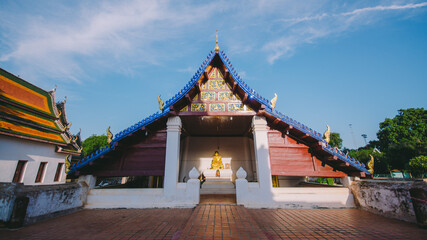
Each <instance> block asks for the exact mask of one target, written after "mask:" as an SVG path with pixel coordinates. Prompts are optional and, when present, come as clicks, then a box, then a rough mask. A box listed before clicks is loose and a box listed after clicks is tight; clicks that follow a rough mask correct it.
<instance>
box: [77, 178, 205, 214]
mask: <svg viewBox="0 0 427 240" xmlns="http://www.w3.org/2000/svg"><path fill="white" fill-rule="evenodd" d="M191 180H192V179H190V180H189V182H188V183H178V184H177V186H176V190H175V194H174V195H171V196H169V195H166V194H165V192H164V191H165V190H164V189H163V188H145V189H144V188H132V189H130V188H123V189H91V190H90V192H89V195H88V198H87V203H86V205H85V208H88V209H94V208H193V207H195V206H196V205H197V204H198V203H199V189H200V181H199V180H196V181H195V183H193V182H192V181H191Z"/></svg>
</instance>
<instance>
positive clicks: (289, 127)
mask: <svg viewBox="0 0 427 240" xmlns="http://www.w3.org/2000/svg"><path fill="white" fill-rule="evenodd" d="M216 56H218V57H219V59H220V60H221V62H222V64H223V66H224V68H225V69H224V70H225V71H226V73H227V74H228V75H229V77H231V79H232V80H233V83H234V85H236V86H235V87H238V88H239V90H240V91H242V92H244V93H245V94H244V95H245V98H246V99H243V102H247V103H248V104H254V103H257V104H256V106H254V109H255V110H256V112H257V114H258V115H264V116H265V117H266V119H267V121H268V122H269V125H271V127H273V128H276V129H278V130H282V131H286V132H289V131H290V132H291V135H292V136H293V137H295V138H297V139H305V140H304V141H303V140H301V142H305V143H307V144H310V145H311V146H310V147H312V148H313V149H314V150H315V151H318V153H319V154H320V155H322V156H323V157H324V162H325V163H326V164H330V165H331V166H332V167H334V169H335V168H337V169H342V168H350V169H351V170H352V171H359V172H361V173H362V174H361V175H362V176H363V175H365V174H367V175H370V173H369V172H368V170H367V169H366V168H365V165H364V164H363V163H361V162H359V161H357V160H355V159H354V158H350V157H349V156H348V155H345V154H343V153H342V152H341V151H340V150H339V149H336V148H332V147H331V146H329V145H328V144H327V143H326V141H325V140H324V139H323V138H322V134H320V133H318V132H316V131H315V130H313V129H311V128H309V127H307V126H305V125H304V124H302V123H300V122H298V121H296V120H294V119H292V118H290V117H288V116H286V115H284V114H282V113H280V112H278V111H276V110H274V109H272V108H271V106H270V101H269V100H267V99H266V98H264V97H262V96H261V95H259V94H258V93H257V92H255V90H254V89H252V88H250V87H249V86H248V85H247V84H246V83H245V82H244V81H243V80H242V78H241V77H240V76H239V75H238V73H237V72H236V70H235V69H234V68H233V65H232V64H231V62H230V60H229V59H228V57H227V56H226V54H225V53H224V52H223V51H211V52H210V53H209V54H208V56H207V57H206V59H205V60H204V61H203V63H202V65H201V66H200V67H199V68H198V69H197V71H196V73H195V74H194V75H193V77H192V78H191V79H190V81H189V82H188V83H187V84H186V85H185V86H184V88H182V89H181V90H180V91H179V92H178V93H177V94H175V95H174V96H173V97H172V98H170V99H169V100H167V101H166V102H165V104H164V107H163V111H161V112H156V113H154V114H153V115H151V116H149V117H147V118H145V119H143V120H141V121H139V122H138V123H136V124H134V125H132V126H131V127H129V128H127V129H125V130H123V131H121V132H119V133H118V134H116V135H115V137H114V139H113V140H112V142H111V144H110V145H107V146H104V147H103V148H101V149H100V150H98V151H96V152H94V153H92V154H91V155H89V156H87V157H86V158H84V159H82V160H81V161H79V162H77V163H75V164H74V165H73V166H72V169H71V171H70V172H69V174H73V173H74V172H75V171H77V170H78V169H80V168H82V167H84V166H86V165H87V164H89V163H90V162H93V161H94V160H96V159H98V158H100V157H101V156H103V155H105V154H107V153H109V152H110V151H112V150H113V149H114V146H115V145H116V144H117V143H118V142H119V141H121V140H122V139H124V138H126V137H128V136H130V135H132V134H133V133H135V132H137V131H140V130H142V129H144V128H145V127H146V126H148V125H150V124H152V123H154V122H156V121H157V120H159V119H162V118H164V117H168V116H169V115H172V114H176V113H174V111H176V109H174V105H176V104H178V103H179V102H180V101H183V99H185V98H186V97H187V96H186V95H187V94H188V93H189V92H190V91H192V90H193V89H194V88H197V87H200V86H199V85H198V82H199V80H200V79H201V78H203V77H205V78H206V76H204V75H206V74H205V73H206V69H207V68H208V66H209V65H210V64H211V63H212V61H213V60H214V58H215V57H216ZM337 161H338V162H340V164H339V165H338V164H334V163H335V162H337Z"/></svg>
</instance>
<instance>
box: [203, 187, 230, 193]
mask: <svg viewBox="0 0 427 240" xmlns="http://www.w3.org/2000/svg"><path fill="white" fill-rule="evenodd" d="M200 194H236V189H235V188H202V189H200Z"/></svg>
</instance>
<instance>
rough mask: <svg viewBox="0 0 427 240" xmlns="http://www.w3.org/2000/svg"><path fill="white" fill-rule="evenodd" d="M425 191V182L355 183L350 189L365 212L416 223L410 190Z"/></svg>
mask: <svg viewBox="0 0 427 240" xmlns="http://www.w3.org/2000/svg"><path fill="white" fill-rule="evenodd" d="M414 188H418V189H424V191H427V183H426V182H423V181H379V180H358V181H353V182H352V184H351V186H350V189H351V191H352V192H353V195H354V199H355V202H356V204H357V205H358V206H359V207H360V208H361V209H363V210H366V211H369V212H372V213H375V214H379V215H382V216H385V217H389V218H395V219H399V220H403V221H407V222H413V223H415V222H416V218H415V212H414V209H413V206H412V201H411V196H410V193H409V190H410V189H414Z"/></svg>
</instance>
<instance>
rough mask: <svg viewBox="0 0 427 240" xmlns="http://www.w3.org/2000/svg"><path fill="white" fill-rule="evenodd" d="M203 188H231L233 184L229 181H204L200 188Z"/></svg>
mask: <svg viewBox="0 0 427 240" xmlns="http://www.w3.org/2000/svg"><path fill="white" fill-rule="evenodd" d="M205 188H224V189H231V188H233V189H234V188H235V187H234V184H233V183H232V182H230V181H216V182H204V183H203V184H202V189H205Z"/></svg>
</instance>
